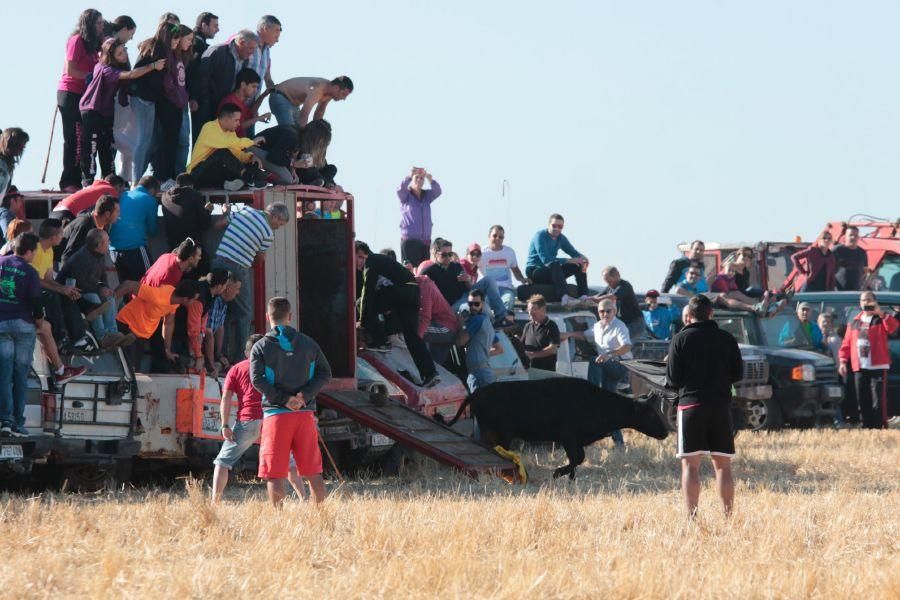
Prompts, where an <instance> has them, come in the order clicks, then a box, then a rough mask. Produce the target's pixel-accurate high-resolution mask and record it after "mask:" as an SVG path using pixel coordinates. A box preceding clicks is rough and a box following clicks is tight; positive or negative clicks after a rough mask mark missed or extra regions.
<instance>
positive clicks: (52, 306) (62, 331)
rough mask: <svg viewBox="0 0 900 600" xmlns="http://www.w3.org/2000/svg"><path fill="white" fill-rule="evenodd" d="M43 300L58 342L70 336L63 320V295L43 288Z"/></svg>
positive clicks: (48, 319) (45, 313)
mask: <svg viewBox="0 0 900 600" xmlns="http://www.w3.org/2000/svg"><path fill="white" fill-rule="evenodd" d="M41 301H42V302H43V303H44V317H45V318H46V319H47V322H48V323H50V330H51V331H52V332H53V337H54V339H56V341H57V343H59V342H61V341H63V340H65V339H66V338H68V337H69V336H68V334H67V333H66V325H65V321H64V320H63V312H62V297H61V296H60V295H59V294H57V293H56V292H54V291H52V290H41Z"/></svg>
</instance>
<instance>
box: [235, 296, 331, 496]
mask: <svg viewBox="0 0 900 600" xmlns="http://www.w3.org/2000/svg"><path fill="white" fill-rule="evenodd" d="M267 314H268V317H269V325H270V326H271V327H272V330H271V331H269V333H267V334H266V335H265V336H264V337H263V339H261V340H260V341H258V342H257V343H256V344H255V345H254V346H253V349H252V350H251V351H250V378H251V381H252V382H253V387H255V388H256V389H257V390H259V391H260V393H262V395H263V401H262V406H263V425H262V438H261V443H260V447H259V478H260V479H265V480H266V487H267V489H268V492H269V500H270V501H271V502H272V505H273V506H275V507H276V508H279V507H281V504H282V502H283V501H284V480H285V479H286V478H287V476H288V469H289V461H290V455H291V452H293V454H294V460H295V461H296V463H297V472H298V474H299V475H300V476H301V477H304V478H306V480H307V481H309V485H310V488H311V490H312V494H311V495H310V497H311V498H312V499H313V500H314V501H315V502H316V503H317V504H318V503H319V502H322V501H323V500H324V499H325V482H324V480H323V479H322V454H321V452H319V432H318V430H317V428H316V394H318V393H319V390H321V389H322V387H323V386H324V385H325V384H326V383H328V380H329V379H331V367H330V366H329V364H328V360H327V359H326V358H325V355H324V354H323V353H322V349H321V348H319V345H318V344H317V343H316V342H315V341H314V340H313V339H312V338H310V337H308V336H306V335H303V334H302V333H300V332H299V331H297V330H296V329H294V328H293V327H291V325H290V323H291V303H290V302H289V301H288V299H287V298H280V297H275V298H272V299H271V300H269V306H268V311H267Z"/></svg>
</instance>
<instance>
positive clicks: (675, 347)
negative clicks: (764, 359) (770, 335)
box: [666, 320, 744, 406]
mask: <svg viewBox="0 0 900 600" xmlns="http://www.w3.org/2000/svg"><path fill="white" fill-rule="evenodd" d="M743 377H744V362H743V359H742V358H741V350H740V348H738V344H737V341H736V340H735V339H734V337H733V336H732V335H731V334H730V333H728V332H727V331H723V330H722V329H719V326H718V325H717V324H716V322H715V321H711V320H710V321H699V322H697V323H691V324H690V325H688V326H687V327H685V328H684V329H682V330H681V331H680V332H679V333H678V334H677V335H675V337H674V338H672V343H671V344H670V345H669V359H668V363H667V364H666V381H667V384H668V385H670V386H671V387H673V388H675V389H677V390H679V392H680V393H679V404H680V405H681V406H688V405H691V404H720V403H721V404H725V403H729V402H731V385H732V384H733V383H735V382H737V381H740V380H741V379H742V378H743Z"/></svg>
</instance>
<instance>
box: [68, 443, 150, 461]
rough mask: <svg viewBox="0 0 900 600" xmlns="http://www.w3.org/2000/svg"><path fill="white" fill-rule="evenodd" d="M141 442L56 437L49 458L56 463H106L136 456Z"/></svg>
mask: <svg viewBox="0 0 900 600" xmlns="http://www.w3.org/2000/svg"><path fill="white" fill-rule="evenodd" d="M140 449H141V444H140V442H139V441H138V440H134V439H117V440H92V439H71V438H56V439H54V440H53V450H52V452H51V460H52V461H53V462H54V463H56V464H86V463H87V464H91V463H93V464H108V463H112V462H115V461H117V460H122V459H126V458H133V457H135V456H137V454H138V451H139V450H140Z"/></svg>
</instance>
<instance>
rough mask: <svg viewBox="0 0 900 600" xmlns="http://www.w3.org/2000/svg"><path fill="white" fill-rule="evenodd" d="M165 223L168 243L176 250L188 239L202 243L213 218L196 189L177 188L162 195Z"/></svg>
mask: <svg viewBox="0 0 900 600" xmlns="http://www.w3.org/2000/svg"><path fill="white" fill-rule="evenodd" d="M161 204H162V214H163V222H164V223H165V224H166V241H167V242H168V244H169V248H174V247H175V246H177V245H178V244H180V243H181V242H183V241H184V240H185V239H186V238H193V239H194V240H195V241H196V242H198V243H199V242H200V238H202V237H203V234H204V233H205V232H207V231H209V227H210V224H211V223H212V216H211V215H210V213H209V211H208V210H206V209H205V208H204V206H205V205H206V200H204V198H203V196H201V195H200V193H199V192H197V191H196V190H195V189H194V188H189V187H177V188H174V189H172V190H169V191H168V192H165V193H163V195H162V202H161Z"/></svg>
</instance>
